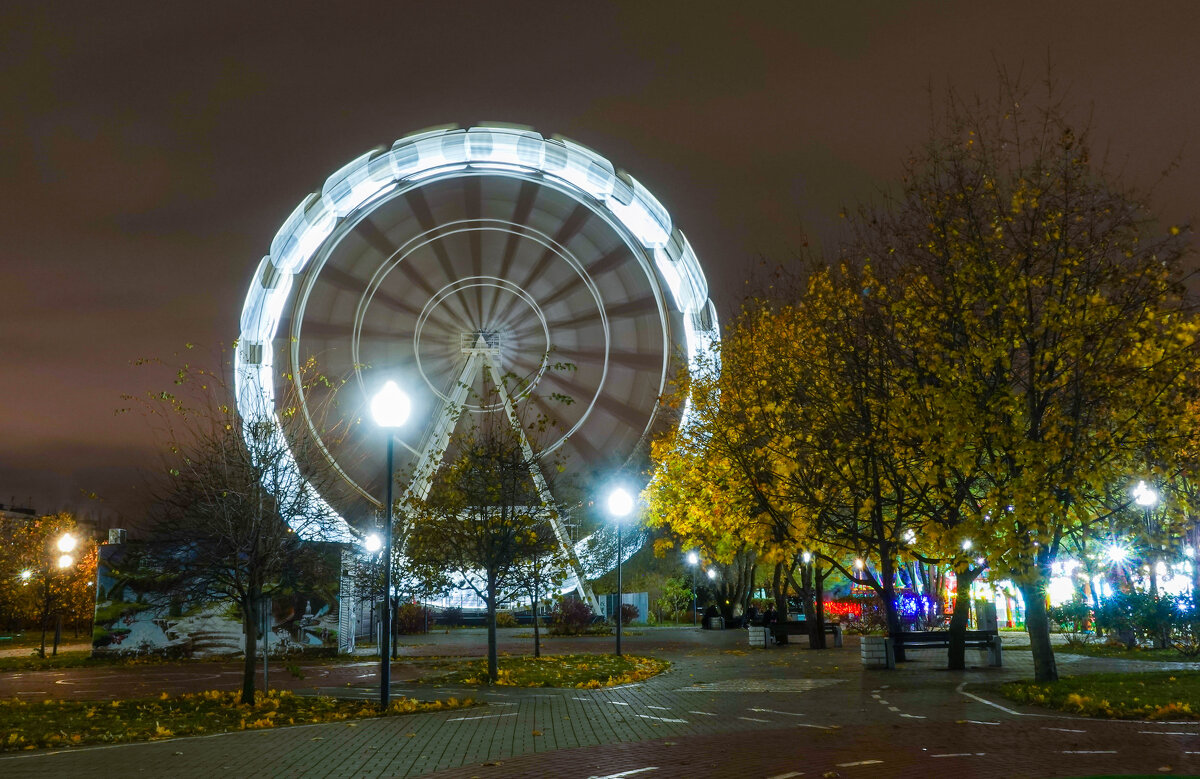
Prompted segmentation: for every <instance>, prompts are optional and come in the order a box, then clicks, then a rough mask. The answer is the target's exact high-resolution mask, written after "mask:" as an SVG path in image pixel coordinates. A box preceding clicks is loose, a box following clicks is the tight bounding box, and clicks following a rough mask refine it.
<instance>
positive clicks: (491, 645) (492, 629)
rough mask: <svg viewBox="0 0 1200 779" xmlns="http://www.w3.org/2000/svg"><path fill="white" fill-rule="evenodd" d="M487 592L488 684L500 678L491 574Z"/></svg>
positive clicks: (494, 593) (494, 598) (494, 583)
mask: <svg viewBox="0 0 1200 779" xmlns="http://www.w3.org/2000/svg"><path fill="white" fill-rule="evenodd" d="M487 594H488V596H487V629H488V684H495V683H496V680H497V679H499V678H500V660H499V658H498V657H497V653H496V580H495V578H494V577H492V576H488V584H487ZM619 618H620V617H618V619H619Z"/></svg>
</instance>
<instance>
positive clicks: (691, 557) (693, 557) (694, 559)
mask: <svg viewBox="0 0 1200 779" xmlns="http://www.w3.org/2000/svg"><path fill="white" fill-rule="evenodd" d="M687 561H688V565H695V564H696V563H698V562H700V555H698V554H696V553H695V552H688V555H687Z"/></svg>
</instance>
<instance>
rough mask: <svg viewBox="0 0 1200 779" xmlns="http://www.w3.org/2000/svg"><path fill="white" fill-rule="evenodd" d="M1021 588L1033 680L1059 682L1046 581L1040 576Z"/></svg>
mask: <svg viewBox="0 0 1200 779" xmlns="http://www.w3.org/2000/svg"><path fill="white" fill-rule="evenodd" d="M1039 573H1040V572H1039ZM1019 586H1020V588H1021V597H1022V598H1024V599H1025V630H1026V631H1027V632H1028V633H1029V646H1030V648H1031V649H1032V650H1033V678H1034V680H1035V681H1038V682H1055V681H1058V667H1057V666H1056V665H1055V663H1054V647H1053V646H1051V644H1050V617H1049V615H1048V614H1047V613H1046V595H1045V579H1044V577H1043V576H1041V575H1039V577H1038V578H1037V580H1035V581H1033V582H1031V583H1029V584H1022V585H1019Z"/></svg>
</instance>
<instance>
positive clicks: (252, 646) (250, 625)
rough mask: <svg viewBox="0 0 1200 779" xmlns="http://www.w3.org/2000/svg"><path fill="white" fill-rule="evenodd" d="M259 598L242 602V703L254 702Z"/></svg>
mask: <svg viewBox="0 0 1200 779" xmlns="http://www.w3.org/2000/svg"><path fill="white" fill-rule="evenodd" d="M257 601H258V598H256V597H254V596H253V595H251V596H247V598H246V600H244V601H243V602H242V604H241V605H242V634H243V635H244V636H245V639H246V645H245V647H244V650H245V662H243V663H242V703H248V704H251V705H253V704H254V664H255V660H256V659H257V657H256V654H257V651H258V641H257V639H258V624H257V622H258V620H257V617H258V603H257Z"/></svg>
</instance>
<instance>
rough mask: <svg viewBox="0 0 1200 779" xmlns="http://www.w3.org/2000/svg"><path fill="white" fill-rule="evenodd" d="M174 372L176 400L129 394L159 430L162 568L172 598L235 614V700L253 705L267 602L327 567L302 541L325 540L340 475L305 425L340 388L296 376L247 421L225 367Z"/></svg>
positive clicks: (306, 373)
mask: <svg viewBox="0 0 1200 779" xmlns="http://www.w3.org/2000/svg"><path fill="white" fill-rule="evenodd" d="M153 362H156V363H157V361H153ZM159 364H161V363H159ZM172 367H173V370H174V372H175V385H174V387H173V389H172V390H171V391H158V392H150V393H147V395H145V396H137V397H135V396H130V399H131V400H136V401H139V402H140V404H141V406H142V407H143V408H144V409H145V410H146V411H147V412H148V413H149V414H150V415H151V419H152V420H155V422H156V423H157V427H158V429H159V431H160V434H161V437H162V439H163V442H164V445H165V450H166V451H165V453H164V455H163V461H164V462H163V465H164V468H163V473H162V474H161V475H160V477H159V479H158V481H157V486H156V487H155V489H156V491H157V498H158V499H157V502H156V507H155V512H156V516H155V523H154V528H153V533H152V537H153V539H154V540H155V541H157V542H158V544H156V548H158V549H161V550H162V552H161V554H160V555H158V560H157V564H158V565H159V566H160V567H161V568H162V569H163V572H164V574H165V576H166V579H167V584H168V585H169V586H168V587H167V589H168V591H169V597H172V598H176V599H184V600H188V601H192V602H204V601H211V600H228V601H231V602H233V603H234V604H236V606H237V608H238V611H239V612H240V614H241V617H242V633H243V638H244V643H243V649H244V654H245V662H244V664H243V674H242V696H241V700H242V702H243V703H253V701H254V690H255V660H256V647H257V640H258V629H259V627H258V626H259V624H260V620H261V619H262V617H263V615H262V614H261V613H260V609H261V608H262V606H263V604H264V599H265V598H268V597H269V596H270V595H271V593H272V592H275V591H276V590H278V589H280V588H284V587H287V586H288V585H289V584H290V583H291V582H290V579H291V578H294V577H295V576H297V575H298V573H299V571H301V570H305V569H309V570H311V571H312V572H313V573H314V575H315V574H316V572H317V571H319V570H320V567H321V565H322V564H323V562H324V556H323V555H321V554H319V553H318V552H317V550H316V549H314V548H313V547H312V546H311V545H309V544H307V543H306V542H305V540H304V539H306V538H312V537H318V538H319V537H322V536H323V535H324V531H325V530H326V529H327V528H328V527H329V526H330V525H331V524H332V523H333V522H334V520H335V517H334V515H333V513H332V510H331V509H330V508H329V506H328V504H327V503H326V502H325V500H324V499H323V498H322V497H321V493H322V492H324V491H326V490H327V489H329V488H331V487H332V485H334V484H336V483H338V474H337V473H336V472H334V471H333V470H332V468H329V467H325V466H323V464H324V463H327V462H328V459H327V457H326V454H325V452H324V451H323V449H322V448H321V446H322V444H321V443H320V442H319V441H317V440H316V439H315V438H314V437H313V436H312V435H311V434H310V427H309V420H314V424H317V425H320V424H321V423H322V421H323V420H324V419H326V418H328V415H327V414H325V413H322V412H321V411H320V409H321V408H322V407H326V408H328V407H330V406H332V404H333V403H335V402H336V395H335V391H336V388H337V383H336V382H332V381H330V380H329V379H328V378H327V377H325V376H323V375H322V374H321V373H320V371H319V370H318V369H317V366H316V365H315V364H314V363H309V364H307V365H305V366H304V367H303V372H302V374H300V375H297V376H290V375H289V376H286V377H284V378H285V382H284V384H283V385H282V386H281V387H279V388H278V392H277V406H276V408H275V409H262V410H261V411H260V412H259V413H255V414H253V415H249V416H243V415H242V414H241V413H240V412H239V411H238V407H237V405H236V403H235V402H234V399H233V391H232V388H231V387H230V386H229V384H228V383H227V381H226V372H227V371H229V372H230V373H231V372H232V366H230V365H228V364H226V365H223V366H222V369H221V370H218V371H213V370H210V369H208V368H206V367H202V366H199V365H196V364H194V363H188V362H184V363H182V364H180V365H177V366H172ZM301 391H303V394H302V392H301ZM306 396H307V398H308V399H309V400H308V404H309V411H308V414H307V415H306V414H304V413H302V409H301V404H302V403H304V402H305V401H304V400H303V399H302V398H304V397H306ZM322 397H324V400H318V399H319V398H322ZM322 438H323V439H324V440H325V441H326V442H329V441H337V440H338V438H339V431H337V430H325V431H323V435H322ZM291 463H302V464H303V465H304V467H305V469H306V476H307V477H308V485H306V486H301V485H297V484H295V483H294V481H293V480H292V478H291V476H290V474H291V473H292V471H291V470H290V469H289V468H288V466H289V465H290V464H291Z"/></svg>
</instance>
